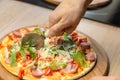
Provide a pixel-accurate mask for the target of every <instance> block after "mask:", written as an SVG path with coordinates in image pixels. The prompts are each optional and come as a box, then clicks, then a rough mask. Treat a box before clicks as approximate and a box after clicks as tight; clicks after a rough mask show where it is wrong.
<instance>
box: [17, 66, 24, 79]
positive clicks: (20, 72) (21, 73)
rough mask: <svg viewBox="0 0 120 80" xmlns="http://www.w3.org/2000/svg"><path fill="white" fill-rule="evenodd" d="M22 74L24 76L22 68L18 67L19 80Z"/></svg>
mask: <svg viewBox="0 0 120 80" xmlns="http://www.w3.org/2000/svg"><path fill="white" fill-rule="evenodd" d="M23 76H24V69H23V68H20V70H19V73H18V77H19V80H22V78H23Z"/></svg>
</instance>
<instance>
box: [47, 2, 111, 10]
mask: <svg viewBox="0 0 120 80" xmlns="http://www.w3.org/2000/svg"><path fill="white" fill-rule="evenodd" d="M45 1H47V2H49V3H52V4H55V5H59V4H60V3H61V2H62V1H63V0H45ZM111 1H112V0H93V1H92V2H91V4H90V5H89V6H88V9H94V8H98V7H103V6H106V5H107V4H109V3H110V2H111Z"/></svg>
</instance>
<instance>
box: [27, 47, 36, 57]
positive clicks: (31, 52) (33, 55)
mask: <svg viewBox="0 0 120 80" xmlns="http://www.w3.org/2000/svg"><path fill="white" fill-rule="evenodd" d="M28 50H29V51H30V57H31V58H32V59H35V53H36V48H35V47H29V48H28Z"/></svg>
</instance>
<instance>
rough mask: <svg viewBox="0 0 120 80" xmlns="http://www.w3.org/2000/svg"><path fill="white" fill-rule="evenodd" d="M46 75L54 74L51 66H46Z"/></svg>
mask: <svg viewBox="0 0 120 80" xmlns="http://www.w3.org/2000/svg"><path fill="white" fill-rule="evenodd" d="M44 75H46V76H51V75H53V70H52V69H51V68H46V69H45V73H44Z"/></svg>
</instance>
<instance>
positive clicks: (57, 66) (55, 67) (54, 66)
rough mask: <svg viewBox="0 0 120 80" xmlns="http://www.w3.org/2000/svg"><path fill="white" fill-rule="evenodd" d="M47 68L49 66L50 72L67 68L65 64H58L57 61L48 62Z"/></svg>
mask: <svg viewBox="0 0 120 80" xmlns="http://www.w3.org/2000/svg"><path fill="white" fill-rule="evenodd" d="M49 66H50V68H52V70H59V69H62V68H65V67H66V66H67V64H66V63H64V62H62V61H61V62H59V61H57V60H54V61H52V62H50V64H49Z"/></svg>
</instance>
